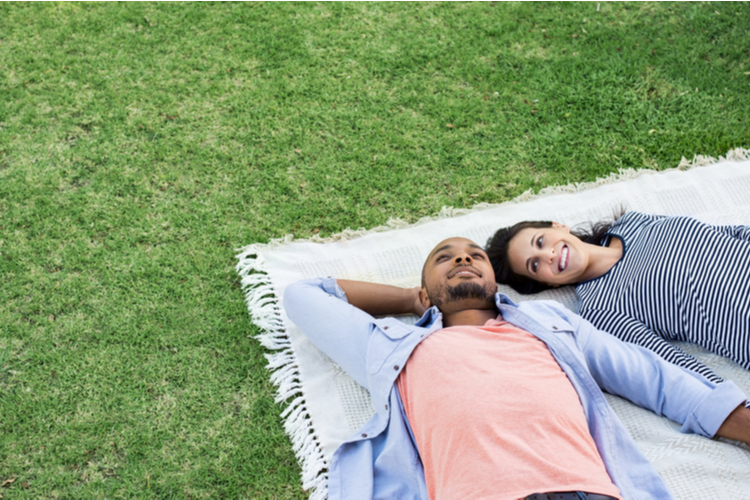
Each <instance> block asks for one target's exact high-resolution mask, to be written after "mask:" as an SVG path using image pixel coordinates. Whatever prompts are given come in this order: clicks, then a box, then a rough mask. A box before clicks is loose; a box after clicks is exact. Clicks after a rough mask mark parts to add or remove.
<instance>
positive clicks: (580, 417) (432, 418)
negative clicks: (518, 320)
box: [397, 320, 620, 500]
mask: <svg viewBox="0 0 750 500" xmlns="http://www.w3.org/2000/svg"><path fill="white" fill-rule="evenodd" d="M397 383H398V389H399V392H400V394H401V399H402V401H403V403H404V408H405V411H406V415H407V417H408V419H409V423H410V425H411V427H412V430H413V432H414V436H415V438H416V441H417V447H418V449H419V454H420V456H421V458H422V462H423V464H424V469H425V476H426V481H427V490H428V493H429V496H430V498H431V499H433V500H439V499H447V500H453V499H456V498H461V499H477V498H492V499H509V500H510V499H517V498H523V497H525V496H527V495H529V494H532V493H541V492H552V491H586V492H589V493H599V494H604V495H610V496H614V497H617V498H620V493H619V491H618V489H617V487H616V486H615V485H614V484H613V483H612V481H611V479H610V478H609V475H608V474H607V472H606V469H605V468H604V464H603V462H602V459H601V458H600V456H599V453H598V452H597V450H596V445H595V444H594V442H593V439H592V438H591V435H590V434H589V431H588V426H587V424H586V419H585V416H584V413H583V408H582V406H581V403H580V400H579V399H578V395H577V393H576V391H575V389H574V388H573V386H572V384H571V383H570V381H569V380H568V378H567V376H566V375H565V373H564V372H563V371H562V369H561V368H560V366H559V365H558V364H557V362H556V361H555V359H554V357H553V356H552V354H551V353H550V352H549V349H547V346H546V345H545V344H544V343H543V342H542V341H540V340H538V339H537V338H536V337H534V336H533V335H531V334H530V333H528V332H526V331H524V330H521V329H519V328H516V327H514V326H513V325H510V324H509V323H507V322H505V321H497V320H490V321H488V322H487V323H486V324H485V325H484V326H482V327H467V326H462V327H450V328H445V329H443V330H440V331H437V332H435V333H433V334H432V335H431V336H430V337H429V338H427V339H426V340H424V341H423V342H422V343H421V344H420V345H419V346H417V348H416V349H415V350H414V352H413V353H412V355H411V357H410V358H409V361H408V362H407V364H406V367H405V368H404V370H403V372H402V373H401V375H400V376H399V378H398V382H397Z"/></svg>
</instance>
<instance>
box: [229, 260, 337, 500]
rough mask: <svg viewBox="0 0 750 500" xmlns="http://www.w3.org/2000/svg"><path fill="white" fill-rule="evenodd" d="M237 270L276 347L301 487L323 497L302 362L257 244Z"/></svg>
mask: <svg viewBox="0 0 750 500" xmlns="http://www.w3.org/2000/svg"><path fill="white" fill-rule="evenodd" d="M237 258H238V259H239V263H238V264H237V267H236V269H237V272H238V273H239V275H240V277H241V278H242V289H243V290H244V291H245V300H246V302H247V309H248V311H249V312H250V316H251V318H252V320H253V323H255V324H256V325H258V327H260V329H261V333H260V334H259V335H256V336H255V339H257V340H258V341H259V342H260V343H261V345H263V346H264V347H265V348H267V349H269V350H272V351H275V352H273V353H271V354H266V355H265V356H266V359H267V360H268V365H267V366H266V368H267V369H268V370H270V371H271V372H272V373H271V382H272V383H273V384H274V385H275V386H276V387H277V392H276V397H275V402H276V403H280V404H283V403H285V402H287V401H291V402H289V403H288V404H287V405H286V408H285V409H284V411H283V412H282V413H281V419H282V421H283V423H284V424H283V425H284V431H285V432H286V434H287V435H288V436H289V438H290V440H291V441H292V449H293V450H294V454H295V456H296V457H297V461H298V462H299V464H300V467H301V468H302V487H303V488H304V489H306V490H308V491H309V492H310V497H309V498H310V499H311V500H324V499H325V498H326V496H327V492H328V474H327V473H326V472H325V471H326V469H327V468H328V464H327V463H326V461H325V459H324V457H323V450H322V448H321V446H320V443H319V442H318V439H317V438H316V436H315V432H314V429H313V427H312V420H311V419H310V414H309V412H308V410H307V405H306V403H305V398H304V395H303V392H302V385H301V384H300V375H299V366H298V364H297V359H296V357H295V355H294V351H293V350H292V348H291V343H290V341H289V339H288V338H287V336H286V330H285V327H284V320H283V319H282V317H281V309H280V307H279V298H278V294H277V293H276V290H275V289H274V287H273V284H272V283H271V280H270V278H269V276H268V274H267V273H266V266H265V261H264V260H263V257H262V256H261V255H260V254H259V253H258V251H257V245H250V246H248V247H246V248H244V249H243V250H242V252H241V253H240V254H239V255H237Z"/></svg>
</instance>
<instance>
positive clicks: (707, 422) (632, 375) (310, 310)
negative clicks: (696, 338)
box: [284, 278, 746, 500]
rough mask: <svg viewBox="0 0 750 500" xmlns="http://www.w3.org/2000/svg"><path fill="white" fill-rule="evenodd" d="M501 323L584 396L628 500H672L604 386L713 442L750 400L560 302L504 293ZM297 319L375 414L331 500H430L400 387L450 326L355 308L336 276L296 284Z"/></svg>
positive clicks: (332, 482) (341, 459)
mask: <svg viewBox="0 0 750 500" xmlns="http://www.w3.org/2000/svg"><path fill="white" fill-rule="evenodd" d="M496 304H497V308H498V311H499V313H500V314H502V317H503V318H504V319H505V320H506V321H508V322H510V323H512V324H513V325H516V326H518V327H520V328H523V329H524V330H527V331H528V332H530V333H532V334H533V335H535V336H536V337H537V338H539V339H540V340H541V341H543V342H544V343H545V344H546V345H547V347H548V348H549V350H550V352H551V353H552V355H553V356H554V357H555V359H556V360H557V362H558V363H559V365H560V367H561V368H562V369H563V371H564V372H565V374H566V375H567V376H568V378H569V379H570V381H571V383H572V384H573V386H574V388H575V389H576V391H577V392H578V396H579V397H580V400H581V403H582V405H583V409H584V412H585V415H586V420H587V422H588V426H589V431H590V432H591V435H592V437H593V439H594V442H595V443H596V446H597V449H598V450H599V454H600V455H601V457H602V459H603V461H604V465H605V467H606V468H607V472H608V473H609V475H610V477H611V478H612V481H613V482H614V483H615V485H617V487H618V488H619V489H620V492H621V493H622V495H623V497H624V498H625V499H649V498H653V499H660V500H663V499H665V498H672V496H671V494H670V493H669V490H667V487H666V485H665V484H664V482H663V481H662V479H661V477H659V475H658V474H657V472H656V471H655V470H654V468H653V467H652V466H651V464H650V463H649V462H648V460H646V458H645V457H644V456H643V455H642V454H641V452H640V451H639V450H638V448H637V447H636V444H635V442H634V441H633V439H632V438H631V437H630V435H629V434H628V432H627V430H626V429H625V427H624V426H623V425H622V423H621V422H620V420H619V419H618V418H617V416H616V415H615V413H614V411H613V410H612V409H611V408H610V406H609V405H608V404H607V401H606V399H605V397H604V394H603V393H602V389H603V390H605V391H607V392H609V393H611V394H616V395H619V396H622V397H624V398H627V399H629V400H630V401H632V402H634V403H635V404H637V405H639V406H642V407H644V408H648V409H650V410H653V411H654V412H655V413H657V414H658V415H664V416H667V417H669V418H671V419H672V420H675V421H677V422H680V423H682V424H683V425H682V432H694V433H698V434H701V435H704V436H707V437H712V436H713V435H714V434H715V433H716V431H717V430H718V429H719V426H720V425H721V424H722V423H723V422H724V420H725V419H726V417H727V416H728V415H729V414H730V413H731V412H732V411H733V410H734V409H735V408H736V407H737V406H739V405H740V404H742V403H743V402H744V401H745V399H746V397H745V395H744V393H743V392H742V391H741V390H740V389H739V388H738V387H737V386H736V385H735V384H734V383H732V382H730V381H727V382H723V383H721V384H718V385H717V384H714V383H712V382H709V381H708V380H707V379H705V378H704V377H702V376H700V375H698V374H695V373H693V372H689V371H686V370H683V369H682V368H679V367H677V366H674V365H672V364H669V363H667V362H666V361H664V360H663V359H662V358H660V357H659V356H657V355H656V354H654V353H653V352H651V351H648V350H646V349H643V348H641V347H639V346H636V345H633V344H626V343H623V342H621V341H620V340H618V339H616V338H615V337H613V336H611V335H609V334H607V333H604V332H602V331H599V330H597V329H596V328H594V327H593V326H592V325H591V324H590V323H588V322H587V321H586V320H584V319H583V318H581V317H580V316H578V315H576V314H574V313H573V312H571V311H569V310H568V309H566V308H565V307H563V306H562V305H560V304H558V303H556V302H551V301H527V302H522V303H521V304H518V305H516V304H514V303H513V302H512V301H511V300H510V299H509V298H508V297H506V296H505V295H502V294H498V295H497V297H496ZM284 308H285V310H286V312H287V315H288V316H289V318H290V319H291V320H292V321H293V322H294V323H295V324H296V325H297V326H298V327H299V328H300V329H301V330H302V331H303V332H304V333H305V335H307V336H308V338H309V339H310V340H311V341H312V342H313V343H314V344H315V345H316V346H318V348H320V349H321V350H322V351H323V352H325V353H326V354H327V355H328V356H330V357H331V358H332V359H333V360H334V361H335V362H336V363H338V364H339V365H340V366H341V367H342V368H343V369H344V370H345V371H346V372H347V373H348V374H349V375H350V376H351V377H352V378H354V380H356V381H357V382H358V383H359V384H361V385H362V386H363V387H365V388H367V389H368V390H369V392H370V397H371V399H372V403H373V405H374V407H375V415H374V416H373V417H372V418H371V419H370V420H369V421H368V422H367V423H366V424H365V425H364V426H363V427H362V428H361V429H359V430H358V431H357V432H356V433H355V434H354V435H353V436H352V437H351V438H350V439H349V440H347V441H346V442H345V443H343V444H342V445H341V446H340V447H339V448H338V449H337V450H336V451H335V452H334V454H333V458H332V460H331V463H330V464H329V465H330V466H329V470H328V498H329V499H331V500H336V499H355V500H360V499H364V498H378V499H388V500H391V499H427V487H426V484H425V479H424V470H423V468H422V462H421V460H420V458H419V452H418V451H417V446H416V443H415V441H414V438H413V435H412V433H411V430H410V428H409V423H408V421H407V419H406V415H405V413H404V410H403V407H402V404H401V399H400V397H399V394H398V390H397V389H396V386H395V382H396V379H397V378H398V375H399V373H400V372H401V369H402V368H403V366H404V365H405V364H406V361H407V360H408V359H409V356H410V355H411V353H412V351H413V350H414V348H415V347H416V346H417V345H418V344H419V343H420V342H421V341H422V340H424V339H425V338H427V337H428V336H429V335H430V334H431V333H433V332H435V331H437V330H440V329H442V327H443V323H442V314H441V313H440V311H439V310H438V309H437V308H435V307H432V308H431V309H429V310H428V311H427V312H426V313H425V314H424V316H422V318H421V319H420V320H419V321H418V322H417V323H416V324H415V325H407V324H405V323H403V322H401V321H399V320H397V319H395V318H382V319H376V318H374V317H372V316H371V315H369V314H367V313H365V312H364V311H361V310H360V309H357V308H355V307H354V306H351V305H350V304H348V302H347V301H346V295H345V293H344V292H343V290H342V289H341V288H340V287H339V286H338V285H337V284H336V280H335V279H332V278H328V279H317V280H307V281H300V282H297V283H294V284H292V285H290V286H289V287H287V289H286V291H285V292H284Z"/></svg>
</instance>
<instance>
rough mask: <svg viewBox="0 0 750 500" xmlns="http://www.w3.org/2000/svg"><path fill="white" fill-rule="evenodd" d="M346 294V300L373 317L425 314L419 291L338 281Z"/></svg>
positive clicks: (416, 289) (417, 288)
mask: <svg viewBox="0 0 750 500" xmlns="http://www.w3.org/2000/svg"><path fill="white" fill-rule="evenodd" d="M336 282H337V283H338V285H339V286H340V287H341V288H342V290H344V292H345V293H346V298H347V299H348V300H349V303H350V304H351V305H353V306H354V307H358V308H359V309H362V310H363V311H365V312H366V313H368V314H372V315H373V316H392V315H398V314H416V315H417V316H421V315H422V314H424V312H425V308H424V306H423V305H422V304H421V302H420V301H419V289H420V287H418V286H417V287H414V288H400V287H397V286H391V285H381V284H378V283H367V282H364V281H351V280H336Z"/></svg>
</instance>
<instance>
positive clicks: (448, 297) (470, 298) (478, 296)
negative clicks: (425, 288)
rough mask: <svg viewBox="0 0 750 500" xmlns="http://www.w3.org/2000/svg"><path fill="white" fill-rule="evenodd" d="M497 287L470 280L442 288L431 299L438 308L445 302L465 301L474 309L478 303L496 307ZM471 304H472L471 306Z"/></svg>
mask: <svg viewBox="0 0 750 500" xmlns="http://www.w3.org/2000/svg"><path fill="white" fill-rule="evenodd" d="M496 288H497V287H496V286H492V285H489V284H480V283H477V282H474V281H468V282H464V283H459V284H458V285H456V286H451V287H443V288H441V289H440V290H438V291H437V293H435V294H434V295H435V297H430V301H431V302H432V304H433V305H436V306H438V308H439V307H440V306H441V305H444V304H448V303H460V302H465V303H466V305H467V306H469V307H470V308H472V309H475V308H476V307H474V306H473V305H477V304H480V305H481V304H490V305H491V306H492V307H494V305H495V292H496ZM431 295H433V294H431ZM470 304H472V305H471V306H470Z"/></svg>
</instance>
